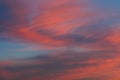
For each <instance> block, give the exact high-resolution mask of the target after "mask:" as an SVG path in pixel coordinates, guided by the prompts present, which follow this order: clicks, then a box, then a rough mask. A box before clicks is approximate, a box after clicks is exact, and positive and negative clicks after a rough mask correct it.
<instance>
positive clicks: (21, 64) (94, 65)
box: [0, 51, 120, 80]
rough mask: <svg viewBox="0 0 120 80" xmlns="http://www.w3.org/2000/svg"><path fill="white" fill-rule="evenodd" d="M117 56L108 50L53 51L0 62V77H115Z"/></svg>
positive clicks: (104, 79)
mask: <svg viewBox="0 0 120 80" xmlns="http://www.w3.org/2000/svg"><path fill="white" fill-rule="evenodd" d="M96 53H97V54H96ZM118 56H119V54H118V52H112V51H101V52H99V51H95V52H83V53H72V52H71V53H70V52H57V53H52V54H48V55H41V56H37V57H34V58H29V59H25V60H16V61H14V62H12V63H10V62H9V63H6V64H2V65H1V66H0V69H2V70H1V71H0V72H1V74H2V75H1V77H0V78H3V79H5V80H16V79H20V80H34V79H36V80H39V79H42V80H47V79H49V80H56V79H57V80H61V79H63V80H84V79H86V80H90V79H93V80H95V79H97V80H101V79H102V80H112V79H119V75H117V74H118V73H119V60H120V59H119V57H118ZM4 63H5V61H4ZM5 74H7V75H5ZM111 78H112V79H111Z"/></svg>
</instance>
